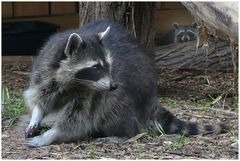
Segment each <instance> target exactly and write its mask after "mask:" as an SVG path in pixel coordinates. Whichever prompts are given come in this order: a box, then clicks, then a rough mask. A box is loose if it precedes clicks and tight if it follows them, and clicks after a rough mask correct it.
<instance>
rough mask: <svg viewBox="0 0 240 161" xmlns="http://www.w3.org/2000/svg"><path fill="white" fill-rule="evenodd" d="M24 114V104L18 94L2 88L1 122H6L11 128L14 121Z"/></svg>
mask: <svg viewBox="0 0 240 161" xmlns="http://www.w3.org/2000/svg"><path fill="white" fill-rule="evenodd" d="M24 113H25V103H24V100H23V97H22V94H21V93H20V92H16V91H10V90H9V89H8V88H7V87H3V88H2V121H5V120H8V121H9V123H8V125H9V127H12V126H13V125H14V124H15V122H16V119H17V118H18V117H19V116H21V115H23V114H24Z"/></svg>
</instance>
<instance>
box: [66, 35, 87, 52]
mask: <svg viewBox="0 0 240 161" xmlns="http://www.w3.org/2000/svg"><path fill="white" fill-rule="evenodd" d="M83 45H84V42H83V40H82V38H81V36H80V35H78V34H77V33H73V34H71V35H70V36H69V38H68V42H67V45H66V47H65V50H64V53H65V54H66V55H67V56H69V55H72V53H73V51H74V50H76V49H78V48H80V47H81V46H83Z"/></svg>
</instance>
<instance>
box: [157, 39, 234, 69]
mask: <svg viewBox="0 0 240 161" xmlns="http://www.w3.org/2000/svg"><path fill="white" fill-rule="evenodd" d="M202 47H203V45H202V43H200V44H199V45H198V47H197V42H196V41H190V42H186V43H179V44H171V45H164V46H158V47H155V64H156V68H157V69H159V70H160V69H164V68H167V69H184V70H220V71H229V72H232V70H233V64H232V55H231V49H230V44H229V43H228V42H226V41H217V42H214V41H209V49H208V54H206V53H205V52H204V50H203V49H202Z"/></svg>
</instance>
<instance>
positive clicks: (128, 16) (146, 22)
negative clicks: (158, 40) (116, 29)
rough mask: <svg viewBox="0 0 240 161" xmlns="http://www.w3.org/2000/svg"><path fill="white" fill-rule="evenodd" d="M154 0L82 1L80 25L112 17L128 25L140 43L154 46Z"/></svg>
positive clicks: (80, 4) (149, 46)
mask: <svg viewBox="0 0 240 161" xmlns="http://www.w3.org/2000/svg"><path fill="white" fill-rule="evenodd" d="M153 8H154V3H152V2H80V3H79V17H80V27H81V26H82V25H84V24H86V23H88V22H90V21H93V20H97V19H111V20H113V21H115V22H117V23H119V24H121V25H123V26H125V27H127V28H128V29H129V30H130V31H131V32H133V34H134V35H135V36H136V37H137V39H138V40H139V41H140V43H141V44H142V45H143V46H145V47H148V48H149V49H150V48H152V47H153V37H154V32H153V27H152V24H153V23H152V21H153V19H152V14H153V10H154V9H153Z"/></svg>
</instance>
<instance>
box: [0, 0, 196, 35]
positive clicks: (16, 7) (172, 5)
mask: <svg viewBox="0 0 240 161" xmlns="http://www.w3.org/2000/svg"><path fill="white" fill-rule="evenodd" d="M77 8H78V3H77V2H2V16H3V22H6V21H16V20H40V21H46V22H50V23H55V24H58V25H60V31H61V30H67V29H70V28H77V27H78V25H79V16H78V10H77ZM153 19H154V24H153V25H154V29H155V30H156V32H157V33H158V34H164V33H166V32H168V31H169V30H170V29H171V27H172V23H173V22H178V23H179V24H191V23H192V21H193V20H194V19H193V17H192V16H191V14H190V12H188V10H187V9H186V8H185V7H184V6H183V5H182V4H181V3H180V2H156V8H155V10H154V17H153Z"/></svg>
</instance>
